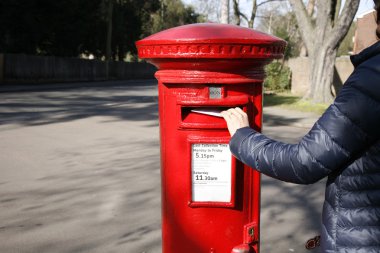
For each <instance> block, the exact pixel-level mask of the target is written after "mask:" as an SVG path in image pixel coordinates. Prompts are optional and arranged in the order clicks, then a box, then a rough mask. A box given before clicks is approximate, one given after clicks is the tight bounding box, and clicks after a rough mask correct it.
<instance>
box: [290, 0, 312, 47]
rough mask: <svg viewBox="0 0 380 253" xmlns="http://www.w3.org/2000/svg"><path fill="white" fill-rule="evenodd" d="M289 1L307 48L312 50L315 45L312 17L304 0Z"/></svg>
mask: <svg viewBox="0 0 380 253" xmlns="http://www.w3.org/2000/svg"><path fill="white" fill-rule="evenodd" d="M289 2H290V4H291V6H292V8H293V10H294V13H295V15H296V18H297V22H298V24H299V27H300V33H301V37H302V40H303V41H304V42H305V45H306V48H307V49H308V51H309V52H310V50H311V49H312V45H313V37H312V36H311V35H312V34H314V26H313V24H312V22H311V17H310V16H309V15H308V13H307V11H306V8H305V5H304V4H303V2H302V0H289Z"/></svg>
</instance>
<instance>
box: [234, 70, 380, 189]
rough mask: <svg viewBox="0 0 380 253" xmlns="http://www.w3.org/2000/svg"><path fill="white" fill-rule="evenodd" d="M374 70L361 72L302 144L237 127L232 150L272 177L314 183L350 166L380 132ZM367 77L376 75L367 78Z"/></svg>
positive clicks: (379, 102)
mask: <svg viewBox="0 0 380 253" xmlns="http://www.w3.org/2000/svg"><path fill="white" fill-rule="evenodd" d="M371 71H375V72H377V71H376V69H375V70H374V69H372V70H371V68H360V67H359V68H357V69H356V70H355V72H354V74H353V75H352V76H351V77H350V78H349V80H348V81H347V82H346V84H345V86H344V88H343V89H342V91H341V92H340V93H339V96H338V97H337V98H336V100H335V102H334V103H333V104H332V105H331V106H330V107H329V108H328V109H327V110H326V112H325V113H324V114H323V115H322V117H321V118H320V119H319V120H318V121H317V122H316V123H315V125H314V126H313V128H312V129H311V130H310V132H309V133H308V134H307V135H306V136H304V137H303V138H302V140H301V141H300V142H299V143H298V144H285V143H281V142H278V141H275V140H272V139H270V138H268V137H266V136H265V135H263V134H261V133H258V132H256V131H254V130H253V129H251V128H241V129H239V130H238V131H237V132H236V133H235V134H234V136H233V137H232V139H231V141H230V148H231V152H232V153H233V155H234V156H236V158H238V159H239V160H241V161H242V162H243V163H245V164H247V165H249V166H251V167H253V168H255V169H256V170H258V171H260V172H261V173H264V174H266V175H268V176H271V177H274V178H277V179H279V180H282V181H287V182H293V183H298V184H310V183H314V182H316V181H318V180H320V179H322V178H324V177H326V176H327V175H329V174H330V173H331V172H333V171H334V170H339V169H342V168H344V167H346V166H347V165H348V164H350V163H352V162H353V161H354V160H355V159H356V158H357V157H359V156H360V155H361V153H362V152H364V151H365V150H366V149H367V148H368V147H369V146H370V145H372V144H373V143H374V142H375V141H376V140H378V139H379V137H380V136H379V133H380V80H379V78H378V76H379V73H378V72H377V75H373V72H372V73H371ZM363 76H377V78H368V79H369V80H364V82H363V78H362V77H363Z"/></svg>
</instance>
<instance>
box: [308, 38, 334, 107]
mask: <svg viewBox="0 0 380 253" xmlns="http://www.w3.org/2000/svg"><path fill="white" fill-rule="evenodd" d="M315 51H316V52H315ZM315 51H314V53H313V54H311V55H310V58H309V61H310V75H309V83H310V89H309V91H308V93H307V94H306V95H305V97H304V98H306V99H311V100H313V102H315V103H331V102H332V101H333V99H334V97H333V92H332V85H333V80H334V68H335V58H336V53H337V49H331V48H326V47H323V46H322V45H321V47H320V48H319V49H317V50H315Z"/></svg>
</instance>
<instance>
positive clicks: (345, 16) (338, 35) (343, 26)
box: [329, 0, 360, 47]
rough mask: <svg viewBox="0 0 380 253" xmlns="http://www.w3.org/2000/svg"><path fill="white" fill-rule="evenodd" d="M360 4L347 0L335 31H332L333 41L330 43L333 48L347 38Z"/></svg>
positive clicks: (354, 0)
mask: <svg viewBox="0 0 380 253" xmlns="http://www.w3.org/2000/svg"><path fill="white" fill-rule="evenodd" d="M359 3H360V1H359V0H346V2H345V4H344V7H343V10H342V12H341V13H342V14H341V15H340V16H339V18H338V20H337V21H336V23H335V26H334V28H333V30H332V31H331V39H330V40H329V43H330V44H331V45H332V46H333V47H336V46H337V45H338V44H339V42H340V41H341V40H342V39H343V38H344V37H345V36H346V34H347V32H348V30H349V28H350V25H351V23H352V20H353V18H354V16H355V13H356V12H357V11H358V8H359Z"/></svg>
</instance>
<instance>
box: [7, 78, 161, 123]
mask: <svg viewBox="0 0 380 253" xmlns="http://www.w3.org/2000/svg"><path fill="white" fill-rule="evenodd" d="M152 86H156V84H155V83H152V82H151V83H150V85H143V86H141V85H125V86H113V87H83V88H76V89H58V90H41V89H39V90H37V91H28V92H11V93H2V100H1V101H0V125H4V124H19V125H24V126H28V125H29V126H33V125H45V124H52V123H59V122H68V121H73V120H78V119H84V118H88V117H93V116H109V117H113V118H115V119H119V120H134V121H145V120H156V119H157V118H158V99H157V92H155V91H156V89H155V88H153V87H152Z"/></svg>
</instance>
